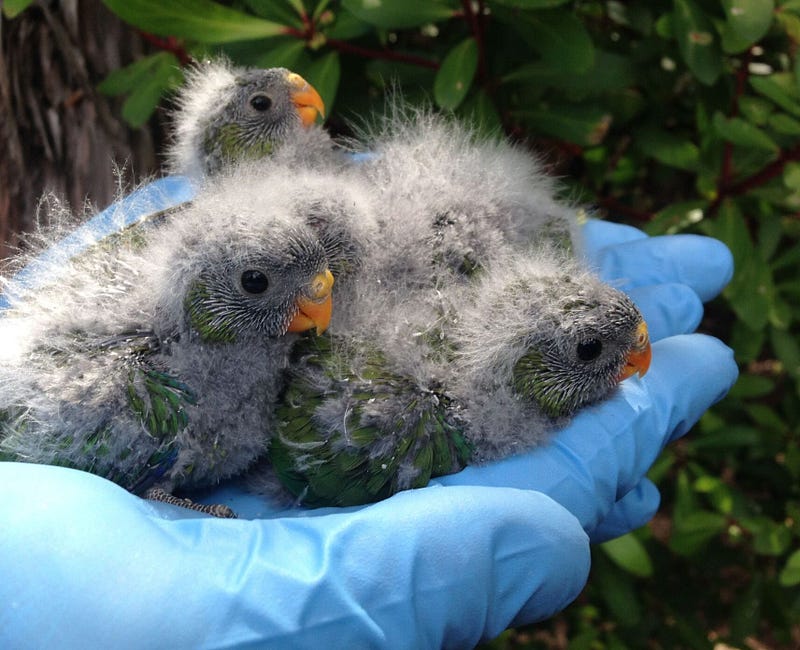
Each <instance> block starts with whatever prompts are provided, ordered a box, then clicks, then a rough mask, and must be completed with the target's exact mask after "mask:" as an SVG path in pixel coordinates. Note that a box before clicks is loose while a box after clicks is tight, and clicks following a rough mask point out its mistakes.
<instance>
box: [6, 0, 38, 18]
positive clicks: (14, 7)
mask: <svg viewBox="0 0 800 650" xmlns="http://www.w3.org/2000/svg"><path fill="white" fill-rule="evenodd" d="M32 3H33V0H6V1H5V3H4V4H3V13H4V14H5V16H6V18H16V17H17V16H19V14H21V13H22V12H23V11H25V10H26V9H27V8H28V7H29V6H30V5H31V4H32Z"/></svg>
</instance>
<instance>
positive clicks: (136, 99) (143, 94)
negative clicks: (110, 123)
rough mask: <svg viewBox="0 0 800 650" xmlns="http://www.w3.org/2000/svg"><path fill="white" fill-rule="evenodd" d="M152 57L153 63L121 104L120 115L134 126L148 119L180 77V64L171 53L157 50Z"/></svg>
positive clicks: (140, 124)
mask: <svg viewBox="0 0 800 650" xmlns="http://www.w3.org/2000/svg"><path fill="white" fill-rule="evenodd" d="M154 58H155V65H154V66H153V67H152V68H151V69H150V70H149V71H148V73H147V74H146V75H145V76H144V78H143V79H142V80H141V81H140V83H139V85H137V86H136V87H135V88H134V89H133V90H132V92H131V93H130V95H129V96H128V98H127V99H126V100H125V102H124V103H123V104H122V117H123V118H124V119H125V121H126V122H127V123H128V124H130V125H131V126H132V127H134V128H138V127H140V126H142V125H143V124H144V123H145V122H147V120H148V119H150V116H151V115H152V114H153V111H154V110H155V108H156V106H158V102H159V101H160V100H161V97H162V96H163V95H164V93H165V92H167V91H168V90H172V89H173V88H175V87H176V86H177V85H178V84H179V83H180V80H181V78H182V72H181V70H180V64H179V63H178V60H177V59H176V58H175V57H174V56H173V55H172V54H170V53H169V52H159V53H158V54H156V55H154Z"/></svg>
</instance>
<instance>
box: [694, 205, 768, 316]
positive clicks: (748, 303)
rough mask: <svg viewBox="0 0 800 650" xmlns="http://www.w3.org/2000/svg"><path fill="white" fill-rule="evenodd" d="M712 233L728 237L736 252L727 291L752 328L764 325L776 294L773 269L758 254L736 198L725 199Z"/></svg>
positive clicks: (738, 313)
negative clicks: (732, 274) (734, 199)
mask: <svg viewBox="0 0 800 650" xmlns="http://www.w3.org/2000/svg"><path fill="white" fill-rule="evenodd" d="M709 234H711V235H712V236H715V237H717V238H719V239H721V240H722V241H724V242H725V243H726V244H727V245H728V247H729V248H730V249H731V252H732V253H733V260H734V268H735V269H736V273H735V274H734V276H733V280H731V283H730V284H729V285H728V286H727V287H726V288H725V291H724V295H725V296H726V297H727V298H728V300H730V303H731V307H732V308H733V310H734V311H735V312H736V314H737V316H738V317H739V318H740V319H741V320H743V321H744V322H745V324H746V325H747V326H748V327H749V328H750V329H751V330H761V329H763V328H764V327H765V326H766V325H767V321H768V314H769V309H770V304H771V300H772V297H773V295H774V286H773V280H772V271H771V269H770V267H769V265H768V264H767V263H766V262H765V261H764V260H763V258H761V256H760V255H758V253H757V251H756V248H755V245H754V244H753V240H752V238H751V236H750V231H749V229H748V227H747V223H746V222H745V220H744V217H743V216H742V213H741V211H740V209H739V206H738V205H737V204H736V203H735V202H734V201H732V200H726V201H723V203H722V205H721V206H720V210H719V214H718V216H717V218H716V219H715V221H714V222H713V225H711V226H710V229H709Z"/></svg>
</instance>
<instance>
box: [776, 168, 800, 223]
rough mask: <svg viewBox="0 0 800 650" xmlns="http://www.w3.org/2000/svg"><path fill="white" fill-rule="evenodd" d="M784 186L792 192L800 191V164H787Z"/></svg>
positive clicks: (784, 169) (784, 172)
mask: <svg viewBox="0 0 800 650" xmlns="http://www.w3.org/2000/svg"><path fill="white" fill-rule="evenodd" d="M783 184H784V185H785V186H786V187H788V188H789V189H790V190H800V163H796V162H790V163H786V166H785V167H784V168H783ZM775 221H777V219H776V220H775Z"/></svg>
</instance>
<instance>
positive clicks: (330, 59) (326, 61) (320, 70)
mask: <svg viewBox="0 0 800 650" xmlns="http://www.w3.org/2000/svg"><path fill="white" fill-rule="evenodd" d="M341 73H342V68H341V64H340V63H339V53H338V52H328V54H326V55H324V56H323V57H321V58H319V59H317V60H316V61H315V62H314V63H312V64H311V66H309V67H308V68H307V69H306V70H304V71H303V75H304V77H305V79H306V81H308V83H310V84H311V85H312V86H314V88H316V89H317V92H318V93H319V95H320V97H322V101H323V102H324V103H325V114H326V115H330V113H331V110H332V108H333V104H334V102H335V101H336V91H337V90H338V89H339V78H340V77H341Z"/></svg>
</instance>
